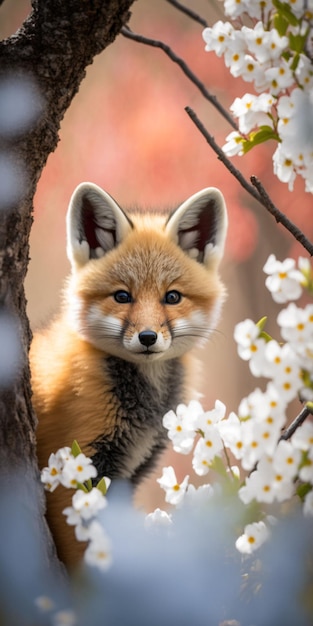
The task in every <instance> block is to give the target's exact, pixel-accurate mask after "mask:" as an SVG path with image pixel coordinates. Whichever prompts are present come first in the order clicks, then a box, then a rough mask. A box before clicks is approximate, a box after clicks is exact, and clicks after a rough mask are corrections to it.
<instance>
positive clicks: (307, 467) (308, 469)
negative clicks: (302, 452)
mask: <svg viewBox="0 0 313 626" xmlns="http://www.w3.org/2000/svg"><path fill="white" fill-rule="evenodd" d="M299 478H300V479H301V480H303V482H305V483H311V485H313V448H310V450H309V452H308V454H307V457H306V459H305V463H304V465H303V466H302V467H301V469H300V471H299Z"/></svg>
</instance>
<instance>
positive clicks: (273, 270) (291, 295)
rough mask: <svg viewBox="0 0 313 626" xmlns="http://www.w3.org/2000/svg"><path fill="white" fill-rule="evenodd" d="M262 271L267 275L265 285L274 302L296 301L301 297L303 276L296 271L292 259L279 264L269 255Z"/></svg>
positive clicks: (272, 255) (273, 256)
mask: <svg viewBox="0 0 313 626" xmlns="http://www.w3.org/2000/svg"><path fill="white" fill-rule="evenodd" d="M263 271H264V272H265V273H266V274H269V276H268V277H267V278H266V281H265V285H266V287H267V288H268V290H269V291H270V292H271V294H272V297H273V300H275V302H288V300H297V299H298V298H299V297H300V296H301V293H302V287H301V282H302V281H303V276H302V274H301V272H300V271H299V270H297V269H296V262H295V260H294V259H285V260H284V261H282V262H281V261H277V259H276V257H275V255H274V254H271V255H270V256H269V257H268V259H267V261H266V263H265V265H264V267H263Z"/></svg>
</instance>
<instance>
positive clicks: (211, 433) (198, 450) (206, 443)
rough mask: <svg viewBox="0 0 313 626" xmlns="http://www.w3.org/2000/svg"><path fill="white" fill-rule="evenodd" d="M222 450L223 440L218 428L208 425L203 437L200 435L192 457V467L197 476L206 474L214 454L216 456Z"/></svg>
mask: <svg viewBox="0 0 313 626" xmlns="http://www.w3.org/2000/svg"><path fill="white" fill-rule="evenodd" d="M222 450H223V442H222V439H221V436H220V434H219V432H218V429H217V428H216V427H215V426H214V425H213V426H208V427H207V428H206V430H205V433H204V437H200V439H199V441H198V443H197V445H196V447H195V450H194V453H193V459H192V467H193V469H194V471H195V472H196V474H198V476H204V474H207V473H208V471H209V469H210V466H211V464H212V461H213V459H214V457H215V456H218V455H219V454H220V452H221V451H222Z"/></svg>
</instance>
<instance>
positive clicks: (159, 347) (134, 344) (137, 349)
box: [123, 332, 172, 354]
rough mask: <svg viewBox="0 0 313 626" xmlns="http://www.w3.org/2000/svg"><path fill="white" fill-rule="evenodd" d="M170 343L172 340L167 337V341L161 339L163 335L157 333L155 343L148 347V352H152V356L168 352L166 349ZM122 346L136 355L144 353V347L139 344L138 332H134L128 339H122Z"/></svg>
mask: <svg viewBox="0 0 313 626" xmlns="http://www.w3.org/2000/svg"><path fill="white" fill-rule="evenodd" d="M171 342H172V340H171V337H170V336H169V337H168V339H165V338H164V337H163V334H162V333H161V332H159V333H157V340H156V342H155V343H154V344H153V345H152V346H150V347H149V352H153V353H154V354H158V353H163V352H166V350H168V348H169V347H170V345H171ZM123 344H124V346H125V348H126V349H127V350H129V351H130V352H134V353H136V354H138V353H139V354H141V353H143V352H145V346H143V345H142V343H141V342H140V340H139V333H138V332H134V334H133V335H132V337H131V338H130V339H128V338H126V337H124V340H123Z"/></svg>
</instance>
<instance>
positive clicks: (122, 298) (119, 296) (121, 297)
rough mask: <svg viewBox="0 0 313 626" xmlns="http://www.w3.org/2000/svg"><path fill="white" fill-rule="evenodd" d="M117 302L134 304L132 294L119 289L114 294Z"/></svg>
mask: <svg viewBox="0 0 313 626" xmlns="http://www.w3.org/2000/svg"><path fill="white" fill-rule="evenodd" d="M113 297H114V300H115V302H118V303H119V304H127V303H128V302H132V300H133V299H132V297H131V294H130V293H129V292H128V291H124V289H119V290H118V291H116V292H115V293H114V294H113Z"/></svg>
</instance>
